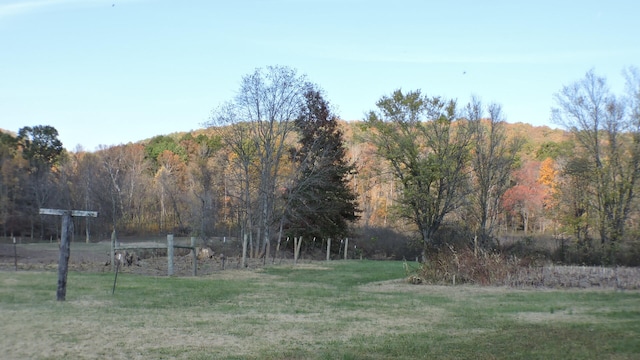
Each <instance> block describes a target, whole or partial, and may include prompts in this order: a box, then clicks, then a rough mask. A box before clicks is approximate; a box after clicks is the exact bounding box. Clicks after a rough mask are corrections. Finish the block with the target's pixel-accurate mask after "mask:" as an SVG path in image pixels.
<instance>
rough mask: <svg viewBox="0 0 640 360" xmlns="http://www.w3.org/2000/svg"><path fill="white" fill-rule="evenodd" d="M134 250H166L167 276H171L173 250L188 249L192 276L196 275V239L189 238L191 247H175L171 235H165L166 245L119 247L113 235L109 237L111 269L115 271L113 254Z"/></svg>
mask: <svg viewBox="0 0 640 360" xmlns="http://www.w3.org/2000/svg"><path fill="white" fill-rule="evenodd" d="M134 249H143V250H149V249H167V276H172V275H173V274H174V272H173V249H189V250H191V254H192V256H193V276H197V274H198V254H197V253H196V238H195V237H191V246H186V245H176V244H175V243H174V242H173V234H167V243H166V244H161V243H152V244H129V245H120V244H116V238H115V234H113V235H112V236H111V269H112V270H113V271H116V269H115V253H116V251H119V250H134Z"/></svg>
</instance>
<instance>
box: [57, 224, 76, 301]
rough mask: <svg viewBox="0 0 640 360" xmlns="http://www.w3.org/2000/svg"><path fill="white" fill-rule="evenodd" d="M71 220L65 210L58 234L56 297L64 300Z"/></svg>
mask: <svg viewBox="0 0 640 360" xmlns="http://www.w3.org/2000/svg"><path fill="white" fill-rule="evenodd" d="M72 232H73V221H71V215H70V214H69V213H68V212H66V213H65V214H64V215H62V233H61V235H60V258H59V259H58V290H57V291H56V299H57V300H58V301H64V300H65V297H66V296H67V273H68V271H69V255H70V252H71V245H70V242H71V233H72Z"/></svg>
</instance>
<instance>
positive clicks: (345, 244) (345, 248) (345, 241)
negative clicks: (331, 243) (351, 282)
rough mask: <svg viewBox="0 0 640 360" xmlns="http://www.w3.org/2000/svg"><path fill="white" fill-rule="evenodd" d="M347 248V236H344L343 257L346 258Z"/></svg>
mask: <svg viewBox="0 0 640 360" xmlns="http://www.w3.org/2000/svg"><path fill="white" fill-rule="evenodd" d="M348 248H349V238H344V259H345V260H347V249H348Z"/></svg>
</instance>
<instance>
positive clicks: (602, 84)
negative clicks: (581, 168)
mask: <svg viewBox="0 0 640 360" xmlns="http://www.w3.org/2000/svg"><path fill="white" fill-rule="evenodd" d="M628 74H629V75H628V77H627V85H628V94H627V95H628V97H627V99H626V101H625V99H618V98H617V97H616V96H615V95H614V94H612V93H611V91H610V89H609V87H608V85H607V82H606V79H605V78H603V77H599V76H597V75H596V74H595V73H594V71H593V70H591V71H589V72H587V74H586V75H585V77H584V79H582V80H579V81H577V82H575V83H573V84H570V85H568V86H565V87H563V88H562V90H560V92H558V93H557V94H555V100H556V103H557V105H558V107H556V108H554V109H553V110H552V111H553V112H552V118H553V120H554V122H556V123H557V124H559V125H561V126H563V127H565V128H566V129H567V130H569V131H571V132H572V134H573V135H574V137H575V138H576V140H577V142H578V143H579V145H580V147H581V148H582V150H583V151H582V152H581V153H582V154H584V158H585V159H586V160H587V161H588V162H589V163H588V167H589V169H590V170H591V171H592V173H593V177H592V181H593V182H594V184H593V186H594V199H593V201H592V206H593V207H594V212H595V214H596V216H597V219H596V224H597V227H598V231H599V234H600V240H601V243H602V244H603V245H604V246H608V247H609V254H608V259H605V260H608V261H610V262H612V261H614V259H613V254H614V251H615V248H616V247H617V246H618V242H619V241H620V240H621V239H622V238H623V236H624V233H625V225H626V222H627V220H628V218H629V215H630V212H631V210H632V206H631V204H632V201H633V199H634V198H635V197H636V194H635V192H634V191H635V186H636V184H637V182H638V176H639V175H640V126H639V125H640V124H639V122H638V116H637V115H638V101H637V100H638V96H639V95H640V91H638V90H639V87H638V85H639V84H640V82H638V80H639V79H640V77H638V76H637V71H635V70H633V69H631V70H630V71H629V73H628Z"/></svg>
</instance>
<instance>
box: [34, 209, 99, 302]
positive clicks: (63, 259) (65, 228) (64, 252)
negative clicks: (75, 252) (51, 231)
mask: <svg viewBox="0 0 640 360" xmlns="http://www.w3.org/2000/svg"><path fill="white" fill-rule="evenodd" d="M40 215H57V216H62V231H61V233H60V258H59V259H58V290H57V292H56V298H57V300H58V301H64V300H65V297H66V295H67V272H68V271H69V255H70V254H71V248H70V245H71V235H72V234H73V221H71V217H73V216H82V217H86V216H91V217H97V216H98V212H97V211H83V210H60V209H40Z"/></svg>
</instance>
